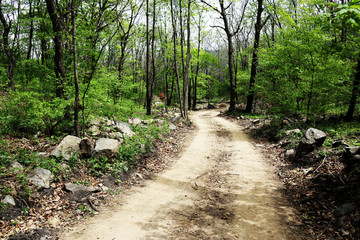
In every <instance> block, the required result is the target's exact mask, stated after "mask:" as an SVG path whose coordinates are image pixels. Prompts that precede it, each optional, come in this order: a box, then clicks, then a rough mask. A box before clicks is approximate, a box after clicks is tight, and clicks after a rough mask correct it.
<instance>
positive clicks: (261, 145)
mask: <svg viewBox="0 0 360 240" xmlns="http://www.w3.org/2000/svg"><path fill="white" fill-rule="evenodd" d="M255 147H264V144H255Z"/></svg>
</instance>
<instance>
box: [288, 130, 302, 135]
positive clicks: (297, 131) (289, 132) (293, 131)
mask: <svg viewBox="0 0 360 240" xmlns="http://www.w3.org/2000/svg"><path fill="white" fill-rule="evenodd" d="M285 133H286V135H292V134H296V133H301V130H300V129H298V128H297V129H291V130H287V131H286V132H285Z"/></svg>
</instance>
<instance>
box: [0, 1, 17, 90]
mask: <svg viewBox="0 0 360 240" xmlns="http://www.w3.org/2000/svg"><path fill="white" fill-rule="evenodd" d="M0 20H1V23H2V25H3V27H4V31H3V43H4V50H5V53H6V56H7V57H8V58H9V68H8V78H9V83H8V87H9V88H10V89H11V90H13V91H15V82H14V68H15V65H16V60H15V57H14V55H13V53H12V51H11V49H10V44H9V33H10V29H11V20H9V23H8V22H7V21H6V19H5V16H4V14H3V12H2V1H1V0H0Z"/></svg>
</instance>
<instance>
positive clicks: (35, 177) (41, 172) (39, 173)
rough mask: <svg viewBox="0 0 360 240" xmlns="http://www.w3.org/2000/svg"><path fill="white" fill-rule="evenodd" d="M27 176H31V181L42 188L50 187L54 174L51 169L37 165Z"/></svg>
mask: <svg viewBox="0 0 360 240" xmlns="http://www.w3.org/2000/svg"><path fill="white" fill-rule="evenodd" d="M27 178H29V182H31V183H32V184H34V185H35V186H38V187H40V188H49V187H50V182H51V180H52V179H53V178H54V176H53V175H52V174H51V172H50V171H49V170H47V169H44V168H40V167H37V168H35V169H33V170H32V171H31V172H30V173H29V174H28V175H27Z"/></svg>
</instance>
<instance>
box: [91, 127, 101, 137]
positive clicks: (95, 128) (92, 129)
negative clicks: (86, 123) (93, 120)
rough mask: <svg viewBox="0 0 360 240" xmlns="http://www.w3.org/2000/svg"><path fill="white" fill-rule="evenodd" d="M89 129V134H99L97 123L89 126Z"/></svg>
mask: <svg viewBox="0 0 360 240" xmlns="http://www.w3.org/2000/svg"><path fill="white" fill-rule="evenodd" d="M89 131H90V134H91V136H99V135H100V133H101V132H100V129H99V127H98V126H97V125H92V126H91V127H90V128H89Z"/></svg>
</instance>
